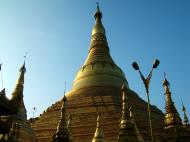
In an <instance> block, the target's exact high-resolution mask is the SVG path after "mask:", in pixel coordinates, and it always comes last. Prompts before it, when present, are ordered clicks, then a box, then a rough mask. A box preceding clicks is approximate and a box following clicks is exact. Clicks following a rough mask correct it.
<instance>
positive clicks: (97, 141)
mask: <svg viewBox="0 0 190 142" xmlns="http://www.w3.org/2000/svg"><path fill="white" fill-rule="evenodd" d="M97 115H98V116H97V126H96V131H95V133H94V138H93V139H92V142H104V141H105V140H104V132H103V129H102V128H101V126H100V117H101V114H100V112H99V111H98V112H97Z"/></svg>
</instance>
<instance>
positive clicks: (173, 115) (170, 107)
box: [163, 78, 182, 127]
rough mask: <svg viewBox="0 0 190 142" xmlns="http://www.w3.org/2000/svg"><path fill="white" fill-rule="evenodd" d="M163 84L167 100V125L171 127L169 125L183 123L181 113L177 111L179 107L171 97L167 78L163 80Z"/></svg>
mask: <svg viewBox="0 0 190 142" xmlns="http://www.w3.org/2000/svg"><path fill="white" fill-rule="evenodd" d="M163 86H164V90H165V102H166V107H165V108H166V113H165V126H166V127H169V126H176V125H182V122H181V118H180V116H179V113H178V112H177V109H176V107H175V105H174V102H173V100H172V97H171V92H170V84H169V82H168V80H167V79H166V78H165V79H164V81H163Z"/></svg>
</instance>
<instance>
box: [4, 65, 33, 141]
mask: <svg viewBox="0 0 190 142" xmlns="http://www.w3.org/2000/svg"><path fill="white" fill-rule="evenodd" d="M25 72H26V68H25V63H24V64H23V66H22V67H21V69H20V74H19V78H18V80H17V83H16V87H15V89H14V91H13V93H12V96H11V99H10V102H11V103H12V104H14V106H15V107H16V112H15V114H13V115H11V116H4V119H5V120H7V121H11V122H10V123H11V124H12V130H11V132H10V133H11V134H10V139H11V140H10V141H16V142H25V141H26V142H34V141H36V137H35V134H34V131H33V130H32V128H31V126H30V125H29V123H28V121H27V112H26V108H25V105H24V99H23V90H24V74H25Z"/></svg>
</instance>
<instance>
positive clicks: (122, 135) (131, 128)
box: [118, 85, 144, 142]
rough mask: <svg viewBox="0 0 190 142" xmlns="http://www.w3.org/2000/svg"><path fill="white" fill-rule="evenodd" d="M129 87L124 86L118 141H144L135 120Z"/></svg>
mask: <svg viewBox="0 0 190 142" xmlns="http://www.w3.org/2000/svg"><path fill="white" fill-rule="evenodd" d="M126 90H127V88H126V87H125V85H123V86H122V92H123V95H122V114H121V120H120V125H119V127H120V128H119V135H118V142H144V140H143V137H142V135H141V134H140V132H139V129H138V128H137V125H136V122H135V121H134V115H133V113H132V111H131V107H130V105H129V102H128V98H127V94H126Z"/></svg>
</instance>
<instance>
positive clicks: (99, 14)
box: [92, 3, 106, 35]
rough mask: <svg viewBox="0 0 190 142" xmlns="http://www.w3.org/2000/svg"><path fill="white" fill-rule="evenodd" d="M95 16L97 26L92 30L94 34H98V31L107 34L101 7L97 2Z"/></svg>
mask: <svg viewBox="0 0 190 142" xmlns="http://www.w3.org/2000/svg"><path fill="white" fill-rule="evenodd" d="M94 18H95V20H96V22H95V26H94V28H93V30H92V35H94V34H96V33H101V34H105V33H106V32H105V29H104V26H103V24H102V21H101V19H102V12H101V11H100V8H99V4H98V3H97V9H96V12H95V14H94Z"/></svg>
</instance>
